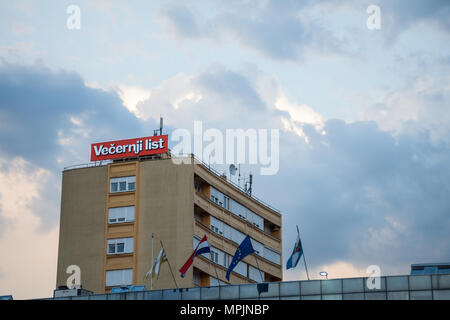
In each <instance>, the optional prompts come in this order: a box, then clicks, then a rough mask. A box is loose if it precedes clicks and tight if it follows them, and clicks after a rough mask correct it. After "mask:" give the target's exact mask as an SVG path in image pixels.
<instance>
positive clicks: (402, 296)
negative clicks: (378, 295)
mask: <svg viewBox="0 0 450 320" xmlns="http://www.w3.org/2000/svg"><path fill="white" fill-rule="evenodd" d="M387 298H388V300H409V292H408V291H392V292H391V291H389V292H388V293H387Z"/></svg>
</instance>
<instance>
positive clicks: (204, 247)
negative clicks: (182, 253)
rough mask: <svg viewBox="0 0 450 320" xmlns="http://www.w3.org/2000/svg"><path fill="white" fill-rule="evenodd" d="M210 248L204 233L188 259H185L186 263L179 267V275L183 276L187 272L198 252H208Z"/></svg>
mask: <svg viewBox="0 0 450 320" xmlns="http://www.w3.org/2000/svg"><path fill="white" fill-rule="evenodd" d="M210 252H211V249H210V247H209V243H208V240H207V239H206V235H205V236H203V238H202V240H200V242H199V243H198V244H197V247H196V248H195V250H194V252H192V254H191V256H190V257H189V259H188V260H187V261H186V263H185V264H184V265H183V266H182V267H181V269H180V273H181V274H180V275H181V277H182V278H183V277H184V275H185V274H186V272H188V270H189V268H190V267H191V265H192V263H193V262H194V258H195V257H196V256H198V255H200V254H204V253H210Z"/></svg>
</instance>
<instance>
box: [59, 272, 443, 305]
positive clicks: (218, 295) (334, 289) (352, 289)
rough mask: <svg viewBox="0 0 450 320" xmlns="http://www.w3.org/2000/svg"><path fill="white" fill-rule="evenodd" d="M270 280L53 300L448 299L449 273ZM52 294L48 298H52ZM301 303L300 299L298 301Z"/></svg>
mask: <svg viewBox="0 0 450 320" xmlns="http://www.w3.org/2000/svg"><path fill="white" fill-rule="evenodd" d="M368 281H372V279H370V278H345V279H328V280H304V281H284V282H270V283H268V286H267V290H264V292H262V291H261V290H258V286H259V284H239V285H226V286H211V287H195V288H183V289H179V290H176V289H166V290H152V291H141V292H124V293H115V294H96V295H83V296H75V297H64V298H57V299H55V300H450V274H433V275H399V276H385V277H384V276H383V277H380V279H379V287H378V288H377V287H373V286H370V287H369V286H367V282H368ZM53 299H54V298H50V300H53ZM299 303H301V301H299Z"/></svg>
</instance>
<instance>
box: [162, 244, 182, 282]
mask: <svg viewBox="0 0 450 320" xmlns="http://www.w3.org/2000/svg"><path fill="white" fill-rule="evenodd" d="M159 241H160V242H161V247H162V248H163V250H164V253H165V254H166V258H167V263H168V264H169V270H170V274H171V275H172V279H173V282H175V286H176V287H177V289H178V285H177V281H176V280H175V277H174V275H173V272H172V267H171V266H170V261H169V257H168V256H167V252H166V249H164V246H163V243H162V240H161V239H160V240H159Z"/></svg>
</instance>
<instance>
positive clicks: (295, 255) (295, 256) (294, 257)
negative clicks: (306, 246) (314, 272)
mask: <svg viewBox="0 0 450 320" xmlns="http://www.w3.org/2000/svg"><path fill="white" fill-rule="evenodd" d="M297 233H298V236H297V241H296V242H295V246H294V250H292V254H291V256H290V257H289V259H288V261H287V264H286V270H287V269H291V268H295V267H296V266H297V263H298V262H299V261H300V258H301V257H302V254H303V247H302V242H301V241H300V233H299V232H298V227H297Z"/></svg>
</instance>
